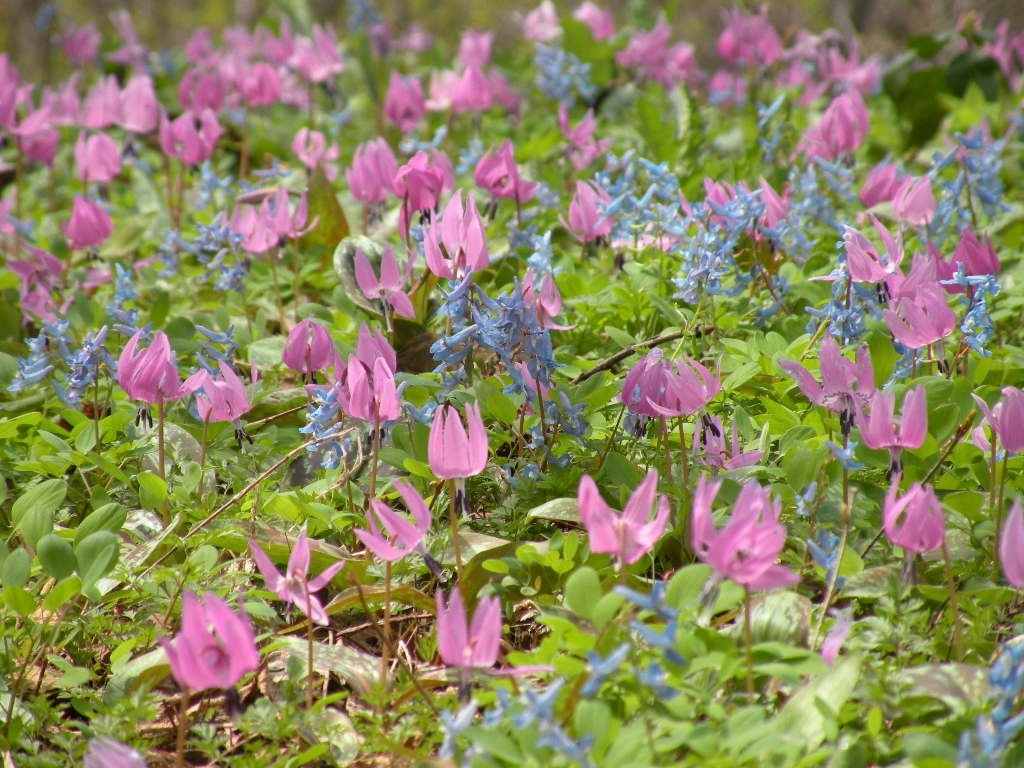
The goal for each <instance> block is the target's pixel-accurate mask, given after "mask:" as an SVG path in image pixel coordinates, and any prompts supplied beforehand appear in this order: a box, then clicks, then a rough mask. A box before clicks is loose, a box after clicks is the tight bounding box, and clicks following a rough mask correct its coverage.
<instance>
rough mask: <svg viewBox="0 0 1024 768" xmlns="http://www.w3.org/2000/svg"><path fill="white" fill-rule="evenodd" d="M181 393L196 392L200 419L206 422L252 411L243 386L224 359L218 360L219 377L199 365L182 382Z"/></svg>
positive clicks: (235, 419) (235, 416)
mask: <svg viewBox="0 0 1024 768" xmlns="http://www.w3.org/2000/svg"><path fill="white" fill-rule="evenodd" d="M181 390H182V393H183V394H193V393H194V394H195V395H196V410H197V411H198V412H199V418H200V419H201V420H203V421H205V422H207V423H210V422H214V421H237V420H238V419H240V418H241V417H242V416H244V415H245V414H247V413H248V412H249V411H250V410H252V405H251V404H250V403H249V395H248V394H247V393H246V391H245V385H244V384H243V383H242V380H241V379H239V378H238V375H237V374H236V373H235V372H234V370H232V368H231V366H230V365H228V363H226V362H225V361H224V360H221V361H220V376H213V375H211V374H210V372H209V371H207V370H206V369H205V368H200V369H199V370H198V371H197V372H196V373H193V374H192V375H191V376H189V377H188V378H187V379H185V383H184V384H182V385H181Z"/></svg>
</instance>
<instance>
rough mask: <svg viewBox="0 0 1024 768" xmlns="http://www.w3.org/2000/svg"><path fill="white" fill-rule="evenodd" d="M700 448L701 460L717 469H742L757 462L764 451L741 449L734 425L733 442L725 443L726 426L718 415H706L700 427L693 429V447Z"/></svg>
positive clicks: (734, 425)
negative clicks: (727, 445) (728, 445)
mask: <svg viewBox="0 0 1024 768" xmlns="http://www.w3.org/2000/svg"><path fill="white" fill-rule="evenodd" d="M698 448H699V450H700V459H699V461H700V462H701V463H702V464H704V465H705V466H708V467H714V468H715V469H725V470H729V469H740V468H741V467H751V466H753V465H755V464H757V463H758V462H759V461H760V460H761V458H762V457H763V456H764V451H741V450H740V440H739V434H738V430H737V429H736V424H735V422H734V423H733V425H732V442H731V444H730V447H729V448H726V445H725V427H724V426H723V425H722V420H721V419H720V418H718V417H717V416H710V415H706V416H704V418H702V419H701V422H700V429H699V430H697V429H695V430H694V431H693V449H694V451H695V452H696V451H698Z"/></svg>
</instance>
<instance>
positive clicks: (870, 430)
mask: <svg viewBox="0 0 1024 768" xmlns="http://www.w3.org/2000/svg"><path fill="white" fill-rule="evenodd" d="M895 407H896V395H894V394H893V393H892V392H882V391H881V390H878V391H876V392H875V393H874V394H873V395H872V396H871V399H870V400H869V401H868V403H867V407H866V409H865V410H862V411H859V412H858V418H857V421H858V424H859V426H860V433H861V436H862V437H863V438H864V444H865V445H867V447H868V448H871V449H872V450H875V451H878V450H882V449H884V448H888V449H889V450H890V452H892V453H893V456H894V457H896V456H898V455H899V452H900V451H901V450H903V449H906V448H920V447H921V445H922V444H923V443H924V438H925V436H926V435H927V434H928V401H927V398H926V397H925V392H924V386H917V387H915V388H914V389H912V390H910V391H909V392H908V393H907V394H906V397H904V398H903V416H902V417H901V418H900V419H899V420H897V419H896V418H895V417H894V416H893V411H894V409H895Z"/></svg>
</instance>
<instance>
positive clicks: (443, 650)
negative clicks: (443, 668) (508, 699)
mask: <svg viewBox="0 0 1024 768" xmlns="http://www.w3.org/2000/svg"><path fill="white" fill-rule="evenodd" d="M436 597H437V650H438V653H440V654H441V661H443V662H444V663H445V664H446V665H447V666H449V667H455V668H456V669H460V670H470V669H474V668H482V669H487V668H489V667H493V666H494V663H495V662H496V661H497V660H498V649H499V647H500V643H501V603H499V602H498V598H496V597H485V598H482V599H481V600H480V602H479V604H478V605H477V607H476V612H475V613H474V614H473V621H472V623H471V624H468V623H467V621H466V609H465V608H464V607H463V605H462V595H461V594H460V593H459V590H458V589H457V588H456V589H453V590H452V591H451V595H450V597H449V598H447V599H445V595H444V593H443V592H442V591H441V590H438V591H437V596H436Z"/></svg>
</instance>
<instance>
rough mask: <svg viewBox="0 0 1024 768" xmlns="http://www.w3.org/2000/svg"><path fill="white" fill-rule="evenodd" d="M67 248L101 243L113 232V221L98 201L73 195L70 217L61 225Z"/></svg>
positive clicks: (73, 248)
mask: <svg viewBox="0 0 1024 768" xmlns="http://www.w3.org/2000/svg"><path fill="white" fill-rule="evenodd" d="M61 229H62V231H63V232H64V237H65V238H66V239H67V241H68V248H71V249H72V250H82V249H85V248H95V247H97V246H99V245H101V244H102V243H103V242H104V241H106V239H107V238H108V237H110V236H111V235H112V234H113V233H114V222H112V221H111V220H110V215H109V214H108V213H107V212H106V211H105V210H103V206H101V205H100V204H99V203H97V202H95V201H93V200H89V199H87V198H85V197H82V196H81V195H75V200H74V202H73V203H72V205H71V219H70V220H69V221H67V222H66V223H64V224H63V225H62V227H61Z"/></svg>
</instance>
